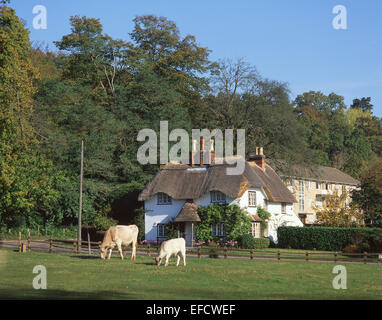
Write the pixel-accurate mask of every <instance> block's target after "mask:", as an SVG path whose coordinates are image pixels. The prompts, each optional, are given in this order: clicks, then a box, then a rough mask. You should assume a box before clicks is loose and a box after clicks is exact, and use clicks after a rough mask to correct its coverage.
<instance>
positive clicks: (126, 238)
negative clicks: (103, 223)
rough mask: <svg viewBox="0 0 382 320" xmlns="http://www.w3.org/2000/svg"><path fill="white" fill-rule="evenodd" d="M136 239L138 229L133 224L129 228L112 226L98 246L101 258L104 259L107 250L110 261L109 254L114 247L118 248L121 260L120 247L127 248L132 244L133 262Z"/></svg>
mask: <svg viewBox="0 0 382 320" xmlns="http://www.w3.org/2000/svg"><path fill="white" fill-rule="evenodd" d="M137 238H138V227H137V226H136V225H135V224H132V225H130V226H114V227H110V228H109V229H108V230H107V231H106V233H105V236H104V238H103V241H102V243H101V245H100V249H101V258H102V259H105V257H106V253H107V250H109V256H108V259H110V256H111V252H112V250H113V248H114V247H115V246H117V247H118V251H119V254H120V255H121V259H122V260H123V252H122V245H124V246H128V245H129V244H130V243H131V244H132V252H131V260H135V257H136V246H137Z"/></svg>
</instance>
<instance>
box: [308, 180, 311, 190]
mask: <svg viewBox="0 0 382 320" xmlns="http://www.w3.org/2000/svg"><path fill="white" fill-rule="evenodd" d="M308 189H312V181H308Z"/></svg>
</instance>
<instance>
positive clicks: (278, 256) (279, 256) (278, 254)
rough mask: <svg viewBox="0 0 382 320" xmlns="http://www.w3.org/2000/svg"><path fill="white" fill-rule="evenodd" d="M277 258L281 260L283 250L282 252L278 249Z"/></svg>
mask: <svg viewBox="0 0 382 320" xmlns="http://www.w3.org/2000/svg"><path fill="white" fill-rule="evenodd" d="M277 260H278V261H280V260H281V252H280V250H278V251H277Z"/></svg>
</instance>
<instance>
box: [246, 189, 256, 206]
mask: <svg viewBox="0 0 382 320" xmlns="http://www.w3.org/2000/svg"><path fill="white" fill-rule="evenodd" d="M256 206H257V202H256V191H248V207H256Z"/></svg>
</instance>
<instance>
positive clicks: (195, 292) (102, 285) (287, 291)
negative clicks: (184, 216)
mask: <svg viewBox="0 0 382 320" xmlns="http://www.w3.org/2000/svg"><path fill="white" fill-rule="evenodd" d="M175 261H176V259H175V258H172V259H171V260H170V265H169V266H168V267H167V268H165V267H164V266H163V265H162V266H161V267H159V268H158V267H157V266H156V265H154V259H153V258H152V257H145V256H137V260H136V261H130V260H128V259H125V260H123V261H122V260H121V259H119V258H118V257H112V259H111V260H109V261H108V260H101V259H100V258H99V256H86V255H74V254H57V253H56V254H55V253H53V254H49V253H37V252H27V253H21V254H20V253H17V252H13V251H11V250H4V249H0V272H1V275H2V277H1V280H0V299H46V298H49V299H142V300H143V299H174V300H175V299H191V300H195V299H234V300H240V299H382V265H363V264H360V265H352V264H345V267H346V269H347V289H346V290H335V289H333V287H332V280H333V278H334V277H335V276H336V275H335V274H333V273H332V270H333V267H334V264H333V263H318V262H305V261H280V262H279V261H262V260H252V261H251V260H240V259H234V260H233V259H208V258H204V259H197V258H188V259H187V266H186V267H183V266H182V265H180V266H179V267H178V268H176V267H175ZM36 265H43V266H45V267H46V269H47V284H48V288H47V290H35V289H33V288H32V281H33V278H34V277H35V276H36V274H33V273H32V269H33V267H34V266H36Z"/></svg>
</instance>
